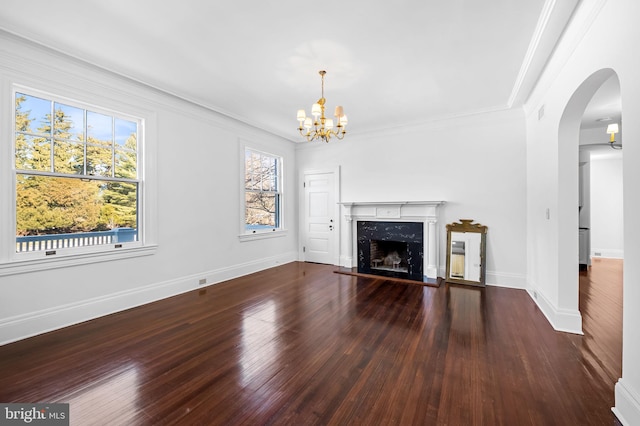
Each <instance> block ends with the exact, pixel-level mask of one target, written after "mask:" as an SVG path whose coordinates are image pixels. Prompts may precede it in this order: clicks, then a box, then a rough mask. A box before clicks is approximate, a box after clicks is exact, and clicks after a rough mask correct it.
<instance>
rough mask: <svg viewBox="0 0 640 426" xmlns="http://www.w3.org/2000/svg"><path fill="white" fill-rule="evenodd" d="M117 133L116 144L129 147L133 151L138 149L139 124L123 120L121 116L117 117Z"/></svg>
mask: <svg viewBox="0 0 640 426" xmlns="http://www.w3.org/2000/svg"><path fill="white" fill-rule="evenodd" d="M115 123H116V127H115V130H116V134H115V141H116V145H118V146H120V147H122V148H127V149H130V150H133V151H136V150H137V149H138V147H137V135H138V124H137V123H135V122H133V121H127V120H122V119H120V118H116V120H115Z"/></svg>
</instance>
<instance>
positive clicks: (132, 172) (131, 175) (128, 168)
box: [114, 149, 138, 179]
mask: <svg viewBox="0 0 640 426" xmlns="http://www.w3.org/2000/svg"><path fill="white" fill-rule="evenodd" d="M137 160H138V157H137V154H136V153H135V152H131V151H127V150H122V149H116V158H115V172H114V176H115V177H121V178H127V179H136V178H137V177H138V164H137V163H138V161H137Z"/></svg>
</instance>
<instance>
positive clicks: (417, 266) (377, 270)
mask: <svg viewBox="0 0 640 426" xmlns="http://www.w3.org/2000/svg"><path fill="white" fill-rule="evenodd" d="M423 247H424V230H423V224H422V222H385V221H358V223H357V248H358V272H360V273H364V274H375V275H382V276H389V277H397V278H406V279H410V280H415V281H421V282H422V281H423V280H424V272H423V264H424V249H423Z"/></svg>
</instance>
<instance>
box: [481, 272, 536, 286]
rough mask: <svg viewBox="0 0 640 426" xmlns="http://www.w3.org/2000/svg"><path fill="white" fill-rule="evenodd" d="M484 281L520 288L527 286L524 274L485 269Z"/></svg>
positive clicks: (488, 283) (494, 284) (489, 283)
mask: <svg viewBox="0 0 640 426" xmlns="http://www.w3.org/2000/svg"><path fill="white" fill-rule="evenodd" d="M485 281H486V284H487V285H492V286H495V287H505V288H516V289H520V290H525V289H526V288H527V277H526V275H524V274H514V273H509V272H497V271H487V273H486V277H485Z"/></svg>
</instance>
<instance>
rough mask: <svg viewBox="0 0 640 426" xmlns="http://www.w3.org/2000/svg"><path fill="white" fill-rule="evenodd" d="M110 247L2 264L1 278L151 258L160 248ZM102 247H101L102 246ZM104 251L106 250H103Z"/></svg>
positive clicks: (153, 246) (0, 266) (0, 268)
mask: <svg viewBox="0 0 640 426" xmlns="http://www.w3.org/2000/svg"><path fill="white" fill-rule="evenodd" d="M111 246H112V245H109V247H110V249H109V250H110V251H108V252H107V251H98V252H94V253H76V254H72V255H68V256H59V257H55V258H54V257H47V258H38V259H29V260H18V261H13V262H8V263H0V277H4V276H8V275H16V274H24V273H28V272H37V271H45V270H51V269H58V268H67V267H70V266H78V265H87V264H89V263H99V262H108V261H112V260H119V259H129V258H133V257H140V256H150V255H153V254H155V253H156V251H157V249H158V246H156V245H147V246H144V247H132V248H127V247H123V248H120V249H114V248H112V247H111ZM100 247H101V246H100ZM102 250H104V249H102Z"/></svg>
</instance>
